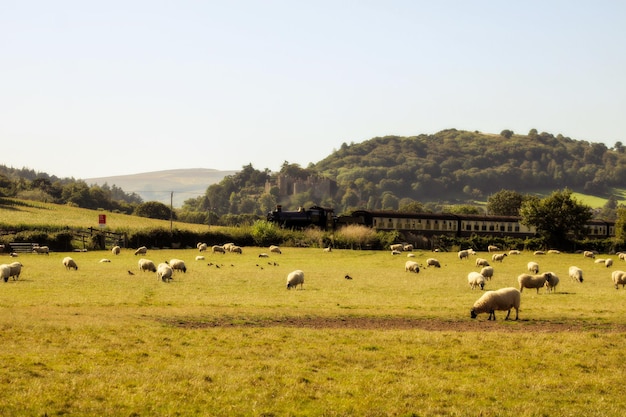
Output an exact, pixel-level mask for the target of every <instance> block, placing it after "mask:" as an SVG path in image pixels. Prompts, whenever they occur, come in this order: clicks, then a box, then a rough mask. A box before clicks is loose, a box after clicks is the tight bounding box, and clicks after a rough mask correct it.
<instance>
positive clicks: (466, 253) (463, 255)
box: [458, 249, 476, 259]
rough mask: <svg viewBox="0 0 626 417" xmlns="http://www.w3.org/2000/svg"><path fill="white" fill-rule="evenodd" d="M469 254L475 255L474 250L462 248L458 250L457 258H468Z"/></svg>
mask: <svg viewBox="0 0 626 417" xmlns="http://www.w3.org/2000/svg"><path fill="white" fill-rule="evenodd" d="M470 255H476V252H474V250H473V249H464V250H460V251H459V253H458V256H459V259H465V258H468V259H469V256H470Z"/></svg>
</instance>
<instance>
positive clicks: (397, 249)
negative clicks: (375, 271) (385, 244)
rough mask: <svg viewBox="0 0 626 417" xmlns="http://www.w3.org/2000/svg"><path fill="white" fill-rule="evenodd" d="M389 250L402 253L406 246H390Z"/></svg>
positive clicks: (399, 244) (398, 244)
mask: <svg viewBox="0 0 626 417" xmlns="http://www.w3.org/2000/svg"><path fill="white" fill-rule="evenodd" d="M389 249H391V251H392V252H393V251H398V252H402V250H403V249H404V245H403V244H402V243H396V244H395V245H391V246H389Z"/></svg>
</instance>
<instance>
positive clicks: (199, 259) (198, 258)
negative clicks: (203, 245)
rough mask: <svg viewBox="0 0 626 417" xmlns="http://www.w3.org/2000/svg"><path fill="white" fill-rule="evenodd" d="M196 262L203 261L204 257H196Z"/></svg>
mask: <svg viewBox="0 0 626 417" xmlns="http://www.w3.org/2000/svg"><path fill="white" fill-rule="evenodd" d="M196 261H204V256H202V255H198V256H196Z"/></svg>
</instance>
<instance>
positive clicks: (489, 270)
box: [480, 266, 493, 281]
mask: <svg viewBox="0 0 626 417" xmlns="http://www.w3.org/2000/svg"><path fill="white" fill-rule="evenodd" d="M480 275H482V276H483V277H485V279H486V280H487V281H489V280H490V279H491V278H493V266H485V267H484V268H483V269H481V270H480Z"/></svg>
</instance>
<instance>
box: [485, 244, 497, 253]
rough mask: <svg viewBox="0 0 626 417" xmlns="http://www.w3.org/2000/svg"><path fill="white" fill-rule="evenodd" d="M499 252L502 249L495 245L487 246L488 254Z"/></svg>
mask: <svg viewBox="0 0 626 417" xmlns="http://www.w3.org/2000/svg"><path fill="white" fill-rule="evenodd" d="M498 250H500V248H499V247H497V246H495V245H489V246H487V252H495V251H498Z"/></svg>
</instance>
